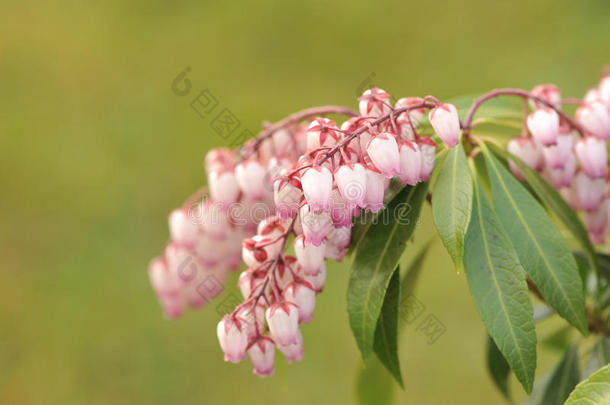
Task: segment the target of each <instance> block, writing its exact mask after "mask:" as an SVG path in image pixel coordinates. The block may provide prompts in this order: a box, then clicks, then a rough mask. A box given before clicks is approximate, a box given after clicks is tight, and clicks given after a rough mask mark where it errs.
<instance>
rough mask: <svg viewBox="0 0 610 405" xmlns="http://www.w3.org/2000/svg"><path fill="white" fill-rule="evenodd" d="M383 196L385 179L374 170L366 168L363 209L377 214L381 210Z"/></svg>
mask: <svg viewBox="0 0 610 405" xmlns="http://www.w3.org/2000/svg"><path fill="white" fill-rule="evenodd" d="M384 195H385V177H384V176H383V175H382V174H381V173H379V172H378V171H377V170H376V169H375V168H367V169H366V194H365V195H364V208H365V209H366V210H367V211H369V212H379V210H381V209H383V198H384Z"/></svg>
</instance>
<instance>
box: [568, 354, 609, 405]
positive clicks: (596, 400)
mask: <svg viewBox="0 0 610 405" xmlns="http://www.w3.org/2000/svg"><path fill="white" fill-rule="evenodd" d="M608 403H610V364H608V365H606V366H605V367H603V368H600V369H599V370H597V371H596V372H595V373H593V374H592V375H591V376H589V378H587V379H586V380H584V381H583V382H581V383H580V384H578V385H577V386H576V388H575V389H574V391H573V392H572V393H571V394H570V396H569V397H568V400H567V401H566V402H565V405H582V404H586V405H607V404H608Z"/></svg>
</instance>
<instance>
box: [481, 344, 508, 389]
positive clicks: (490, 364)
mask: <svg viewBox="0 0 610 405" xmlns="http://www.w3.org/2000/svg"><path fill="white" fill-rule="evenodd" d="M487 369H488V370H489V374H490V375H491V378H492V379H493V382H494V384H496V386H497V387H498V389H499V390H500V392H502V394H503V395H504V396H505V397H506V398H510V394H509V392H508V376H509V374H510V366H509V365H508V362H507V361H506V359H505V358H504V356H503V355H502V352H500V349H498V346H496V344H495V343H494V341H493V339H492V338H490V337H489V336H487Z"/></svg>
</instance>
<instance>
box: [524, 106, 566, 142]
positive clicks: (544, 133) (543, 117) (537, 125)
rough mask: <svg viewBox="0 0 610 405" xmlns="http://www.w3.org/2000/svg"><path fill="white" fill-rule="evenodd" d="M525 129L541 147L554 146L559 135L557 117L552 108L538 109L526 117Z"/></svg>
mask: <svg viewBox="0 0 610 405" xmlns="http://www.w3.org/2000/svg"><path fill="white" fill-rule="evenodd" d="M527 128H528V129H529V130H530V132H531V133H532V136H533V137H534V139H535V140H536V141H537V142H539V143H540V144H541V145H544V146H550V145H554V144H555V143H556V142H557V135H559V115H557V113H556V112H555V110H553V109H552V108H540V109H538V110H536V111H534V112H533V113H530V115H528V116H527Z"/></svg>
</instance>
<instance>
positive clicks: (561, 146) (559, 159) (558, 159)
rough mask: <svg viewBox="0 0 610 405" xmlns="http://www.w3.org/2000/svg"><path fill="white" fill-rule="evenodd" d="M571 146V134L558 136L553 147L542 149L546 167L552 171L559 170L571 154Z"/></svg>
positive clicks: (572, 139)
mask: <svg viewBox="0 0 610 405" xmlns="http://www.w3.org/2000/svg"><path fill="white" fill-rule="evenodd" d="M573 146H574V135H573V134H560V135H559V136H557V143H556V144H555V145H551V146H545V147H543V148H542V153H543V155H544V160H545V161H546V164H547V166H550V167H551V168H553V169H561V168H562V167H563V166H564V165H565V163H566V160H568V158H569V156H570V155H571V154H572V147H573Z"/></svg>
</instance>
